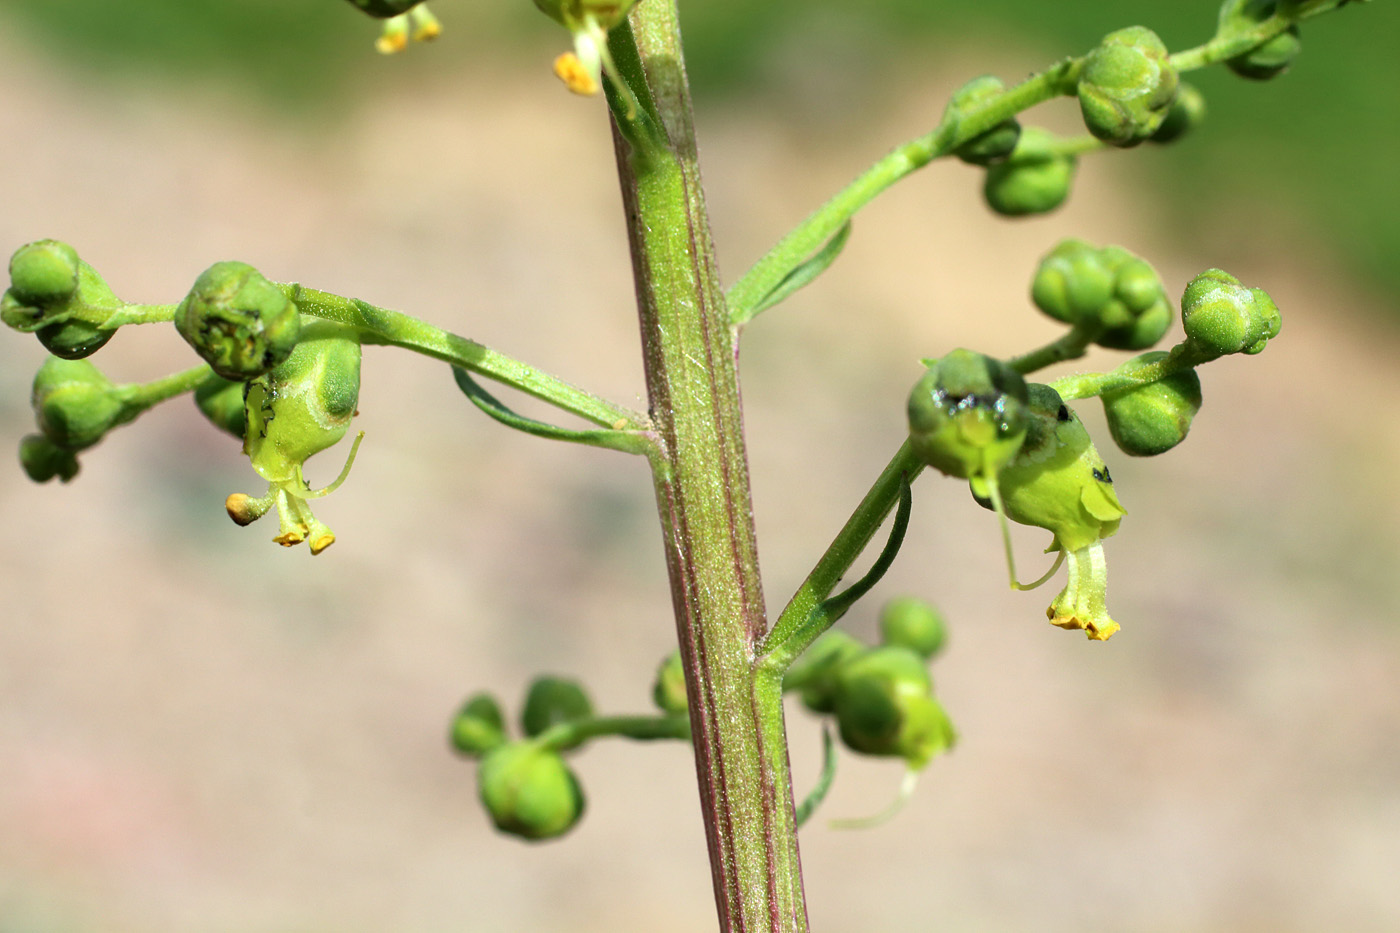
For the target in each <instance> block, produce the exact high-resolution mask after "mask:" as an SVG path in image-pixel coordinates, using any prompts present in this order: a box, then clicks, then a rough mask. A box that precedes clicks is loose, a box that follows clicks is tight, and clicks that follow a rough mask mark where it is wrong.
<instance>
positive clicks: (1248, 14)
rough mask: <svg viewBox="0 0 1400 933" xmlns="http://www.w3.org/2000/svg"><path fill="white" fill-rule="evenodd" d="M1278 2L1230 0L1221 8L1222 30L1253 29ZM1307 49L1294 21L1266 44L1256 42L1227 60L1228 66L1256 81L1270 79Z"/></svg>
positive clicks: (1268, 16) (1273, 9)
mask: <svg viewBox="0 0 1400 933" xmlns="http://www.w3.org/2000/svg"><path fill="white" fill-rule="evenodd" d="M1277 9H1278V4H1277V3H1276V2H1275V0H1227V2H1226V3H1225V5H1224V6H1222V7H1221V8H1220V26H1219V32H1220V33H1221V34H1223V35H1229V34H1231V33H1232V32H1238V31H1244V30H1248V29H1253V28H1254V27H1255V26H1257V25H1259V24H1260V23H1262V22H1264V21H1265V20H1267V19H1271V18H1273V16H1274V14H1275V13H1276V12H1277ZM1302 50H1303V43H1302V40H1301V39H1300V38H1299V37H1298V26H1297V25H1296V24H1294V25H1290V26H1289V27H1288V28H1287V29H1285V30H1284V31H1283V32H1281V33H1279V34H1278V35H1276V36H1274V37H1273V38H1272V39H1270V40H1269V41H1267V42H1265V43H1264V44H1263V45H1258V46H1255V47H1254V48H1252V49H1250V50H1249V51H1248V52H1245V53H1244V54H1243V55H1236V56H1235V57H1234V58H1231V59H1229V60H1227V61H1226V62H1225V67H1227V68H1229V69H1230V70H1231V71H1233V72H1234V73H1235V74H1237V75H1239V76H1240V77H1242V78H1250V79H1252V80H1254V81H1267V80H1269V79H1270V78H1273V77H1276V76H1278V75H1281V74H1283V73H1284V72H1285V71H1287V70H1288V66H1289V65H1291V64H1293V59H1295V58H1297V57H1298V53H1299V52H1301V51H1302Z"/></svg>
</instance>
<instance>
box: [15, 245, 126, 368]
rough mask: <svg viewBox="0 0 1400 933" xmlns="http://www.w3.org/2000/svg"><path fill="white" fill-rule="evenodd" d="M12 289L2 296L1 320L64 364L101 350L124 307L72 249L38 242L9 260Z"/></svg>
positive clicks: (21, 249) (114, 331)
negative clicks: (31, 336)
mask: <svg viewBox="0 0 1400 933" xmlns="http://www.w3.org/2000/svg"><path fill="white" fill-rule="evenodd" d="M10 283H11V284H10V288H9V289H8V290H6V292H5V294H4V296H3V297H0V320H3V321H4V323H5V324H7V325H9V326H10V327H13V328H14V329H15V330H18V331H22V332H24V333H33V334H35V335H36V336H37V337H38V338H39V342H40V343H41V344H43V345H44V348H45V349H46V350H48V351H49V352H50V353H52V354H53V355H54V356H59V357H62V358H63V359H66V360H76V359H82V358H83V357H86V356H91V355H92V354H94V353H96V352H97V351H98V350H100V349H101V348H102V346H103V344H105V343H106V342H107V341H108V340H110V339H111V338H112V334H114V333H116V330H117V328H116V327H115V326H112V325H110V324H108V323H107V322H108V321H109V320H110V319H111V318H112V317H113V316H114V315H115V314H117V313H118V312H119V311H120V310H121V309H122V308H123V307H124V305H123V303H122V301H121V300H120V299H118V298H117V296H116V295H114V294H112V290H111V289H109V288H108V287H107V283H106V282H104V281H103V280H102V277H101V276H99V275H98V274H97V273H96V272H95V271H93V269H92V267H91V266H89V265H87V264H86V263H84V262H83V261H82V260H80V259H79V258H78V254H77V253H76V252H75V251H74V250H73V247H71V246H69V245H68V244H66V243H60V242H58V241H57V240H39V241H37V242H34V243H28V244H26V245H24V246H21V247H20V248H19V249H18V250H16V251H15V254H14V256H12V257H11V258H10Z"/></svg>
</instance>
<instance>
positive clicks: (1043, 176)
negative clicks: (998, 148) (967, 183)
mask: <svg viewBox="0 0 1400 933" xmlns="http://www.w3.org/2000/svg"><path fill="white" fill-rule="evenodd" d="M1053 141H1054V137H1053V136H1052V135H1051V134H1049V133H1047V132H1046V131H1045V130H1042V129H1039V128H1038V127H1033V126H1031V127H1026V128H1025V129H1023V130H1022V131H1021V137H1020V139H1019V140H1018V141H1017V143H1016V148H1015V149H1014V150H1012V152H1011V155H1010V156H1009V157H1008V158H1007V160H1006V161H1004V162H998V163H996V164H995V165H992V166H991V167H990V168H988V169H987V178H986V180H985V181H984V182H983V185H982V195H983V197H985V198H986V201H987V205H988V206H989V207H990V208H991V209H992V210H994V211H996V212H997V213H998V214H1002V215H1004V216H1007V217H1023V216H1026V215H1029V214H1046V213H1049V212H1050V211H1053V210H1054V209H1055V208H1057V207H1059V206H1060V205H1061V204H1063V203H1064V202H1065V198H1067V197H1069V187H1070V182H1072V181H1073V180H1074V169H1075V164H1076V163H1075V159H1074V156H1070V155H1061V154H1058V153H1056V152H1055V151H1054V150H1053V148H1052V147H1051V144H1052V143H1053Z"/></svg>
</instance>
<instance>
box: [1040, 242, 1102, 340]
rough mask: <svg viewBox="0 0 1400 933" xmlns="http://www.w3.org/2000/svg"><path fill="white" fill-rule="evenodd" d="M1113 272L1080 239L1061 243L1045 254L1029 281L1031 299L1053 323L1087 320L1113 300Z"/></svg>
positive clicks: (1100, 257) (1094, 249)
mask: <svg viewBox="0 0 1400 933" xmlns="http://www.w3.org/2000/svg"><path fill="white" fill-rule="evenodd" d="M1113 281H1114V276H1113V270H1112V269H1110V268H1109V266H1108V263H1107V262H1106V261H1105V259H1104V257H1103V255H1102V254H1101V252H1100V250H1098V249H1097V248H1096V247H1093V246H1090V245H1089V244H1088V243H1085V242H1084V241H1083V240H1074V239H1070V240H1062V241H1061V242H1060V243H1058V244H1057V245H1056V246H1055V248H1054V249H1052V250H1051V251H1050V252H1048V253H1046V254H1045V256H1044V257H1043V258H1042V259H1041V260H1040V265H1039V266H1037V267H1036V270H1035V277H1034V278H1033V279H1031V300H1032V301H1034V302H1035V306H1036V307H1037V308H1039V309H1040V310H1042V311H1044V312H1045V313H1046V314H1048V315H1050V316H1051V317H1052V318H1054V319H1055V320H1057V321H1063V322H1064V323H1066V324H1079V323H1081V322H1082V321H1085V320H1088V319H1091V318H1092V316H1093V315H1094V314H1096V313H1098V311H1099V309H1101V308H1103V307H1104V306H1105V305H1107V304H1108V302H1109V299H1111V298H1112V297H1113Z"/></svg>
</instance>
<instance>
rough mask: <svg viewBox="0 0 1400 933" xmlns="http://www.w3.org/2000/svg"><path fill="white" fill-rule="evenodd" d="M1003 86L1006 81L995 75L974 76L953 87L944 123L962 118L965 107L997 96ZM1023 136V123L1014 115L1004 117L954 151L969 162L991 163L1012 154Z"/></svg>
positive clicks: (954, 121)
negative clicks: (957, 86) (954, 88)
mask: <svg viewBox="0 0 1400 933" xmlns="http://www.w3.org/2000/svg"><path fill="white" fill-rule="evenodd" d="M1003 90H1005V85H1003V84H1002V83H1001V80H1000V79H999V78H996V77H993V76H992V75H982V76H981V77H979V78H973V79H972V80H971V81H969V82H967V83H966V84H964V85H963V86H962V87H960V88H958V89H957V90H956V91H954V92H953V96H952V97H951V98H950V99H949V100H948V107H947V108H946V109H945V110H944V112H943V123H944V125H945V126H947V125H948V124H949V123H953V124H956V123H957V122H960V121H961V119H962V113H963V111H964V110H966V109H968V108H971V107H973V106H974V105H976V104H978V103H980V102H982V101H984V100H987V99H988V98H990V97H995V96H996V95H998V94H1000V93H1001V92H1002V91H1003ZM955 132H956V130H955ZM1020 138H1021V124H1019V123H1017V122H1016V121H1015V120H1014V119H1009V120H1003V121H1002V122H1000V123H998V124H997V125H996V126H994V127H992V128H991V129H989V130H986V131H984V132H982V133H979V134H977V135H976V136H974V137H973V138H971V139H969V140H968V141H967V142H965V143H963V144H962V145H961V146H959V147H958V148H957V149H954V150H953V154H954V155H956V156H957V157H958V158H959V159H962V160H963V161H964V162H967V163H968V164H970V165H984V166H985V165H991V164H992V163H993V162H997V161H1000V160H1002V159H1005V158H1006V157H1007V156H1009V155H1011V153H1012V151H1013V150H1014V149H1015V148H1016V141H1017V140H1018V139H1020Z"/></svg>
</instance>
